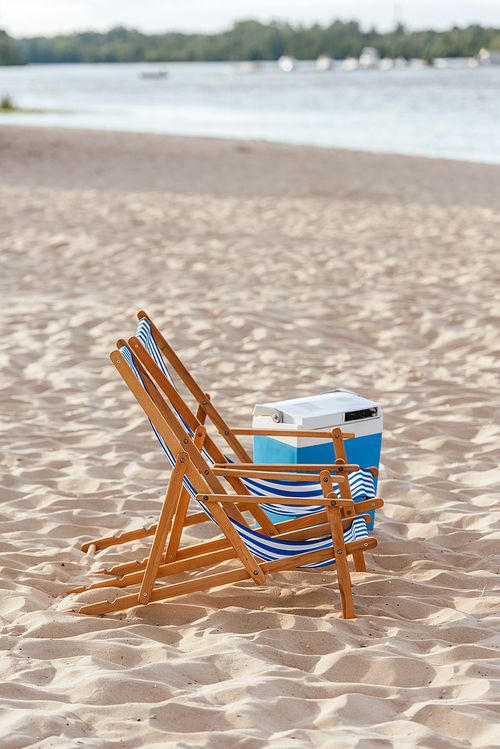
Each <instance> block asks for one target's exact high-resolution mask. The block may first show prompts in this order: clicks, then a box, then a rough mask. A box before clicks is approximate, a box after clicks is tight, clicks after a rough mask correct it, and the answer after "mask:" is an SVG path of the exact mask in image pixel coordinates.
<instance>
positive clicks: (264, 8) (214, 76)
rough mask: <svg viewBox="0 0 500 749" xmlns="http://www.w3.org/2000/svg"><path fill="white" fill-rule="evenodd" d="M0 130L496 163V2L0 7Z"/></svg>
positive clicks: (499, 79) (499, 155) (499, 157)
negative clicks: (254, 142) (257, 143)
mask: <svg viewBox="0 0 500 749" xmlns="http://www.w3.org/2000/svg"><path fill="white" fill-rule="evenodd" d="M0 29H2V31H0V63H1V65H0V102H1V103H0V124H2V123H3V124H20V125H40V126H55V127H74V128H87V129H88V128H90V129H101V130H102V129H108V130H125V131H136V132H156V133H170V134H178V135H196V136H210V137H222V138H236V139H258V140H266V141H275V142H284V143H297V144H309V145H317V146H327V147H335V148H344V149H350V150H363V151H375V152H385V153H400V154H410V155H421V156H430V157H445V158H452V159H460V160H467V161H476V162H484V163H496V164H498V163H500V131H499V128H498V127H497V123H498V121H499V117H500V97H499V96H498V91H499V88H500V4H499V3H498V2H493V1H491V2H481V3H472V2H451V1H450V2H441V3H439V4H436V3H430V2H422V3H415V2H405V1H404V0H400V2H397V3H393V2H383V1H381V2H375V0H372V1H371V2H370V1H369V0H364V2H361V1H360V2H347V0H345V1H344V0H339V2H312V3H308V4H307V6H306V4H304V3H297V2H285V1H284V0H270V1H269V2H263V0H257V1H256V2H251V3H250V2H247V1H246V0H242V1H241V2H239V3H238V5H237V10H236V11H235V7H234V3H231V2H229V0H225V1H224V0H219V1H217V0H188V1H186V2H184V3H182V4H179V3H177V2H173V1H172V2H169V1H165V0H146V1H145V2H142V3H140V4H139V3H137V2H135V1H134V2H132V1H131V0H126V1H125V2H118V0H113V1H111V2H107V3H100V2H95V1H94V0H66V1H64V0H46V1H45V2H44V3H43V4H41V3H39V2H35V0H20V1H19V2H16V3H15V4H13V3H7V2H0Z"/></svg>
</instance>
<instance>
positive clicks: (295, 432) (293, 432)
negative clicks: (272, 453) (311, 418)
mask: <svg viewBox="0 0 500 749" xmlns="http://www.w3.org/2000/svg"><path fill="white" fill-rule="evenodd" d="M332 431H333V430H332V429H330V431H329V432H325V431H321V432H319V431H316V430H314V429H281V428H280V427H279V426H276V427H275V428H272V429H271V428H270V429H262V428H261V427H258V428H257V427H245V428H243V427H242V428H239V427H236V428H234V429H233V428H231V432H232V433H233V434H240V435H242V436H247V437H252V436H254V437H261V436H262V437H267V436H269V437H277V436H280V437H308V438H310V439H314V438H315V437H316V438H317V439H331V438H332ZM335 431H337V429H336V430H335ZM355 436H356V435H355V434H354V432H342V437H343V439H345V440H351V439H354V437H355Z"/></svg>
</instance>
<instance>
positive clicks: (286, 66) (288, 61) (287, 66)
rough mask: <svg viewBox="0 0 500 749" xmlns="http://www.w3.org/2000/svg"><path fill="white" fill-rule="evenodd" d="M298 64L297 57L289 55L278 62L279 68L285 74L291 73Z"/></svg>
mask: <svg viewBox="0 0 500 749" xmlns="http://www.w3.org/2000/svg"><path fill="white" fill-rule="evenodd" d="M296 64H297V60H296V59H295V57H290V56H289V55H282V56H281V57H280V58H279V60H278V67H280V68H281V70H283V71H284V72H285V73H291V72H292V70H293V69H294V68H295V66H296Z"/></svg>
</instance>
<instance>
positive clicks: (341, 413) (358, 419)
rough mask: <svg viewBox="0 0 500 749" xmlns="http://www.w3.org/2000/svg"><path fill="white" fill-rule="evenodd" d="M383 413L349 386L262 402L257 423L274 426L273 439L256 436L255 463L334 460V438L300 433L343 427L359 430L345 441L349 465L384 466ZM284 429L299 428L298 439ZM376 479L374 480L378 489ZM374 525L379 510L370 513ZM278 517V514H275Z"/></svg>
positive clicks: (255, 415)
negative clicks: (324, 438) (323, 438)
mask: <svg viewBox="0 0 500 749" xmlns="http://www.w3.org/2000/svg"><path fill="white" fill-rule="evenodd" d="M382 424H383V412H382V409H381V407H380V404H379V403H376V402H375V401H371V400H368V399H367V398H363V396H361V395H358V393H354V392H352V391H350V390H341V389H339V390H334V391H333V392H331V393H322V394H321V395H314V396H310V397H306V398H293V399H291V400H285V401H277V402H275V403H259V404H257V405H256V406H255V408H254V412H253V427H254V428H256V429H269V430H271V429H272V430H273V432H275V433H276V434H275V435H274V434H273V436H272V437H267V436H266V437H261V436H256V437H254V438H253V446H254V456H253V457H254V462H255V463H323V464H324V463H334V462H335V452H334V449H333V442H332V440H331V439H330V440H326V441H325V440H316V439H313V438H308V437H301V436H300V432H301V430H314V429H317V430H320V431H327V430H331V429H333V428H334V427H340V428H341V429H342V431H344V432H354V434H355V437H354V439H350V440H345V443H344V444H345V450H346V455H347V460H348V462H349V463H356V464H358V465H359V466H361V468H370V467H372V466H375V468H377V469H378V467H379V464H380V450H381V446H382ZM280 428H281V429H287V430H289V429H294V430H295V429H296V430H297V437H280V435H279V432H280ZM376 488H377V478H375V489H376ZM370 514H371V516H372V522H371V523H370V524H369V526H368V528H369V529H371V528H373V519H374V515H375V513H370ZM271 519H272V520H273V521H278V520H279V518H278V516H275V517H272V518H271Z"/></svg>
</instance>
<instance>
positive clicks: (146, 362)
mask: <svg viewBox="0 0 500 749" xmlns="http://www.w3.org/2000/svg"><path fill="white" fill-rule="evenodd" d="M138 317H139V319H141V318H143V317H146V319H147V320H148V322H149V324H150V325H151V330H152V332H153V335H154V337H155V340H157V343H158V345H159V347H160V349H161V350H162V352H163V354H165V352H166V354H165V355H166V358H167V360H168V361H169V363H170V364H171V366H172V367H173V368H174V369H175V371H176V372H177V374H178V375H179V377H180V378H181V380H182V381H183V382H184V383H185V384H186V386H187V387H188V388H189V390H190V391H191V392H192V394H193V395H195V397H196V398H197V399H198V400H199V401H200V402H199V405H198V410H197V412H196V414H194V413H193V412H192V411H191V409H190V408H189V406H188V405H187V403H186V402H185V401H184V399H183V398H182V396H181V395H180V394H179V392H178V391H177V390H176V388H175V387H173V385H172V384H171V382H170V381H169V380H168V378H167V377H166V376H165V374H164V372H163V371H162V370H161V368H160V367H159V366H158V364H157V363H156V362H155V361H154V360H153V358H152V357H151V356H150V354H149V353H148V352H147V351H146V349H145V348H144V346H143V345H142V343H141V342H140V341H139V340H138V339H137V338H136V337H135V336H133V337H131V338H130V339H129V341H128V346H129V349H130V351H131V353H132V356H133V359H134V364H135V366H136V367H137V368H138V370H139V371H140V373H141V377H142V378H143V382H144V384H145V387H146V388H147V390H148V393H149V395H150V397H151V398H152V399H153V400H154V402H155V404H156V406H157V407H158V409H159V410H160V412H161V413H162V415H163V417H164V418H165V419H166V420H167V422H168V424H169V426H170V428H171V429H172V430H173V432H174V433H175V434H176V436H177V438H178V439H179V440H182V441H183V444H184V445H185V449H188V450H189V449H190V448H191V449H190V456H191V458H192V459H194V461H195V464H197V465H198V468H199V469H200V470H206V469H207V468H210V467H209V466H207V465H206V464H205V463H203V465H202V460H203V459H202V458H201V456H200V455H199V452H200V450H201V449H202V448H204V449H205V450H206V451H207V452H208V453H209V455H210V457H211V458H212V460H214V461H215V463H216V467H217V468H221V467H223V466H225V465H228V464H227V460H226V458H225V456H224V455H223V454H222V453H221V451H220V450H219V448H218V446H217V445H216V443H215V442H214V441H213V440H212V438H211V437H210V435H209V434H208V433H207V430H206V425H205V419H206V416H207V415H208V416H209V417H210V419H211V420H212V422H213V423H214V424H215V426H216V428H217V429H218V430H219V433H221V434H223V436H224V437H225V438H226V441H227V442H228V445H229V446H230V447H231V449H233V450H234V452H235V453H237V454H239V455H240V456H241V457H242V458H243V463H242V464H241V466H243V465H245V466H251V467H252V469H253V471H255V470H256V469H260V470H261V471H265V472H266V478H269V470H270V466H269V465H268V464H261V465H257V464H253V463H251V462H250V463H249V462H248V461H251V459H250V457H249V456H248V455H247V454H246V452H245V451H244V449H243V448H242V446H241V445H240V443H239V441H238V439H237V437H236V436H235V430H231V429H230V428H229V426H227V424H226V423H225V422H224V421H223V419H222V417H221V416H220V414H219V413H218V411H216V409H215V408H214V407H213V406H212V404H211V403H210V404H209V405H208V407H207V410H204V409H203V408H202V406H207V403H208V401H209V396H208V395H206V394H204V393H203V392H202V390H201V388H199V386H198V385H197V383H196V382H195V381H194V379H193V378H192V376H191V375H190V373H189V372H188V370H187V369H186V367H184V365H183V364H182V362H181V361H180V359H179V358H178V357H177V355H176V354H175V353H174V352H173V350H172V349H171V347H170V346H169V345H168V344H167V343H166V341H165V339H164V338H163V336H162V335H161V333H160V332H159V331H158V329H157V328H156V327H155V326H154V324H153V323H152V322H151V320H150V318H149V317H148V316H147V315H146V313H144V312H139V313H138ZM123 345H127V344H126V342H125V341H124V340H119V341H118V342H117V346H118V347H121V346H123ZM160 391H162V392H163V394H164V397H162V395H161V392H160ZM165 398H166V399H167V400H165ZM207 399H208V401H207ZM178 415H179V416H180V417H181V419H182V420H183V421H184V422H185V424H187V426H188V427H189V429H190V430H191V431H192V432H193V438H192V441H191V436H190V435H189V434H187V433H186V430H185V427H184V425H182V424H181V422H180V421H179V418H178ZM236 431H241V432H244V433H245V434H246V433H252V434H253V433H258V434H260V433H264V432H265V433H266V434H271V431H269V432H268V431H266V430H236ZM280 434H283V435H284V436H296V435H297V432H296V431H294V430H280ZM300 434H301V436H304V437H313V438H320V439H325V438H332V439H333V446H334V450H335V455H336V461H335V464H332V465H324V466H321V468H325V469H328V470H329V471H330V472H331V473H332V474H333V475H341V474H342V473H343V475H346V474H347V473H348V472H352V471H357V470H359V466H357V465H351V464H348V463H347V460H346V455H345V448H344V444H343V440H344V439H349V438H352V437H354V434H352V433H349V432H347V433H342V432H341V431H340V429H338V428H336V429H334V430H332V431H331V432H323V431H321V432H319V431H301V433H300ZM193 446H194V448H196V449H195V452H194V453H193V449H192V448H193ZM230 465H231V467H232V469H234V470H231V471H230V472H228V473H227V474H225V477H226V479H227V480H228V482H229V483H230V485H231V486H232V488H233V489H234V491H235V492H236V493H237V494H238V495H239V497H240V500H241V502H242V504H241V505H239V506H235V508H232V510H231V511H232V513H233V517H236V516H235V511H236V510H239V512H240V513H241V512H243V511H245V510H248V511H250V512H251V514H252V515H253V516H254V518H255V520H256V521H257V523H258V524H259V526H260V527H261V528H262V530H263V531H265V532H266V533H267V534H269V535H271V536H274V535H278V534H280V533H282V532H286V531H285V530H283V529H282V527H283V523H279V524H274V523H273V522H272V521H271V520H270V519H269V517H268V516H267V515H266V513H265V512H264V511H263V510H262V509H261V508H260V506H259V504H258V503H256V502H254V501H251V502H246V503H245V502H244V500H243V497H244V496H248V497H251V496H252V495H251V493H250V491H249V490H248V489H247V487H246V486H245V485H244V483H243V482H242V481H241V478H240V477H239V476H237V475H236V473H235V470H236V465H235V464H230ZM272 468H273V469H274V470H280V471H283V470H288V469H289V468H290V466H273V467H272ZM318 468H319V466H318V465H312V466H311V465H302V466H293V470H294V471H296V470H297V471H311V470H313V471H317V470H318ZM370 470H371V471H372V473H373V475H376V473H377V471H376V469H375V468H373V469H370ZM209 475H211V472H210V474H209ZM253 475H254V476H256V474H255V473H253ZM212 478H213V477H212ZM215 488H217V486H216V485H215ZM341 496H342V497H343V498H347V499H349V498H351V492H350V488H349V485H347V486H345V487H344V488H343V489H342V490H341ZM261 501H262V500H261ZM380 502H381V500H378V499H376V500H370V501H369V503H368V505H366V503H365V504H364V505H363V506H361V505H360V503H356V505H357V506H358V507H359V509H360V511H366V507H368V506H369V509H370V510H373V509H376V508H377V507H380V506H382V505H381V504H380ZM188 504H189V496H187V493H184V495H183V502H182V503H181V506H180V507H179V508H178V511H177V513H176V516H175V522H174V529H173V531H174V532H173V534H172V536H171V537H170V540H169V546H168V548H167V551H166V553H165V561H169V560H170V561H174V560H175V558H176V555H177V551H178V547H179V542H180V535H181V533H182V529H183V528H184V527H189V526H190V525H194V524H197V523H199V522H205V521H206V520H207V519H208V518H207V516H206V514H205V513H204V512H197V513H194V514H191V515H188V514H187V508H188ZM286 504H289V503H286ZM308 504H310V503H308ZM315 518H316V516H314V519H313V520H310V521H307V524H311V522H316V520H315ZM237 519H239V520H240V521H241V515H239V517H238V518H237ZM286 530H288V527H286ZM155 532H156V524H153V525H151V526H148V527H143V528H140V529H136V530H133V531H126V532H123V533H121V534H116V535H113V536H108V537H105V538H100V539H94V540H92V541H88V542H87V543H85V544H83V545H82V547H81V548H82V551H84V552H90V553H95V552H96V551H100V550H102V549H105V548H108V547H110V546H114V545H117V544H123V543H127V542H129V541H133V540H138V539H141V538H146V537H147V536H151V535H154V533H155ZM145 561H146V560H144V561H143V563H142V564H145ZM121 569H123V566H121V565H118V566H116V567H113V568H112V570H110V572H112V573H114V574H118V573H119V570H121ZM127 569H128V565H127ZM355 569H356V570H357V571H364V570H365V569H366V566H365V564H364V561H363V555H362V553H361V554H357V555H356V556H355ZM103 572H105V570H103Z"/></svg>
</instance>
